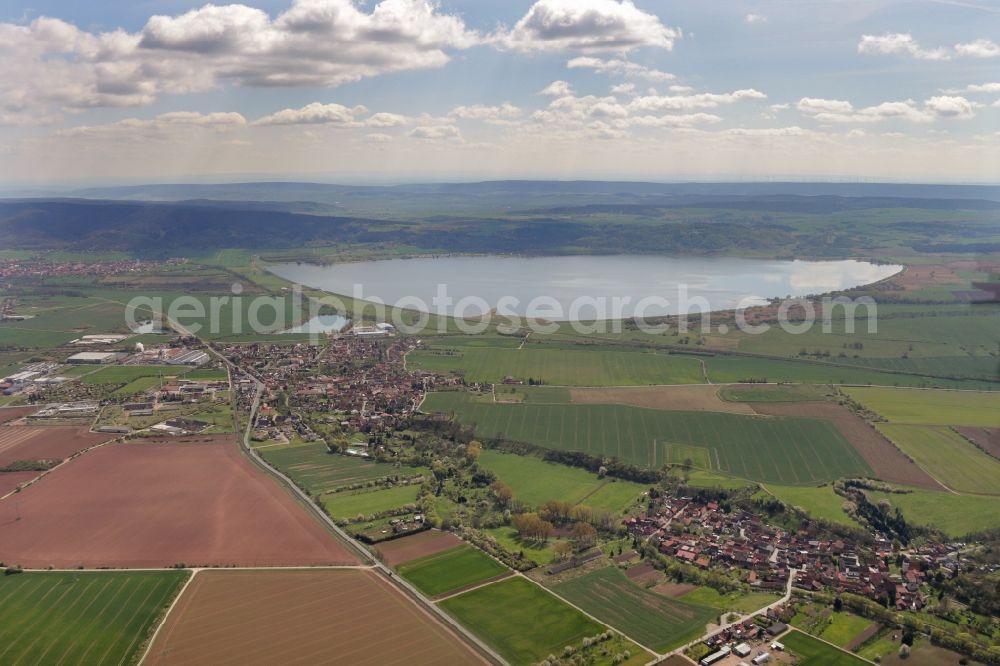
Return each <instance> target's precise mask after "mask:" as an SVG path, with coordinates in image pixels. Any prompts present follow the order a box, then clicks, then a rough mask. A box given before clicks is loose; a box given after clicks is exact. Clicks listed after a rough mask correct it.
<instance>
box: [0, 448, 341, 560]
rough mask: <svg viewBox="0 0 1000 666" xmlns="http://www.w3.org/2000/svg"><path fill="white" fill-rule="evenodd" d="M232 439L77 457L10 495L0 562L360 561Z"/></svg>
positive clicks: (0, 521)
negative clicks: (252, 462) (248, 458)
mask: <svg viewBox="0 0 1000 666" xmlns="http://www.w3.org/2000/svg"><path fill="white" fill-rule="evenodd" d="M222 439H223V440H224V442H217V443H202V444H174V443H171V444H149V443H134V444H109V445H107V446H103V447H101V448H98V449H95V450H93V451H90V452H88V453H86V454H84V455H82V456H80V457H79V458H77V459H75V460H72V461H70V462H69V463H67V464H66V465H64V466H62V467H60V468H58V469H56V470H54V471H53V472H51V473H50V474H48V475H47V476H45V477H44V478H43V479H41V480H40V481H38V482H37V483H35V484H33V485H32V486H30V487H28V488H26V489H25V490H23V491H22V492H20V493H18V494H17V495H15V496H11V498H8V499H6V500H2V501H0V561H4V562H8V563H16V564H20V565H23V566H26V567H32V568H42V567H46V566H49V565H51V566H54V567H56V568H71V567H75V566H78V565H82V566H85V567H88V568H96V567H164V566H171V565H173V564H177V563H185V564H187V565H188V566H204V565H223V566H224V565H243V566H291V565H318V564H356V563H357V560H356V559H355V558H354V556H353V555H351V554H350V553H349V552H348V551H347V550H346V547H345V546H343V545H341V544H340V542H339V541H337V540H336V539H335V538H334V537H333V535H332V534H330V533H329V532H328V531H327V530H326V528H324V527H323V526H322V525H321V524H320V523H319V522H317V521H316V520H315V519H313V518H312V516H310V515H309V514H308V513H307V512H306V510H305V508H304V507H302V506H301V505H300V504H298V503H296V501H295V500H294V499H292V497H291V495H290V494H288V493H287V492H286V491H285V490H284V489H283V488H281V487H280V486H279V485H278V484H277V483H275V482H274V481H273V480H272V479H270V478H269V477H268V476H267V475H266V474H264V473H263V472H261V471H260V470H258V469H257V468H256V467H254V466H253V465H252V464H251V463H250V462H249V461H248V460H247V459H246V458H245V457H243V455H242V454H241V453H240V451H239V449H238V448H237V447H236V445H235V444H233V443H232V442H231V441H230V438H229V437H228V436H227V437H224V438H222ZM12 498H16V499H17V507H15V503H14V501H13V499H12ZM16 512H19V513H20V516H21V519H20V520H17V516H16Z"/></svg>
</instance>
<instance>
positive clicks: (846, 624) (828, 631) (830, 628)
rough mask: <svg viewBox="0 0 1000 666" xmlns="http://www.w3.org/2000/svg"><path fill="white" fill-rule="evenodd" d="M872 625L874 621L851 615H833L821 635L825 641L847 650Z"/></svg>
mask: <svg viewBox="0 0 1000 666" xmlns="http://www.w3.org/2000/svg"><path fill="white" fill-rule="evenodd" d="M871 625H872V621H871V620H869V619H867V618H864V617H859V616H857V615H852V614H851V613H843V612H841V613H831V614H830V623H829V624H828V625H827V626H826V628H825V629H824V630H823V633H821V634H820V635H819V637H820V638H822V639H823V640H825V641H828V642H830V643H833V644H834V645H837V646H840V647H842V648H845V649H846V648H847V647H848V646H849V645H850V644H851V643H853V642H854V639H855V638H856V637H857V636H859V635H860V634H861V633H862V632H864V631H865V630H866V629H868V627H870V626H871Z"/></svg>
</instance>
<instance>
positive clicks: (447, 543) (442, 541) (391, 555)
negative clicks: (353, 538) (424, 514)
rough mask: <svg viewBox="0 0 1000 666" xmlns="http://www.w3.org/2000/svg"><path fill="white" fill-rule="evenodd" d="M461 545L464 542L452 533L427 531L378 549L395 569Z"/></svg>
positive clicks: (388, 543)
mask: <svg viewBox="0 0 1000 666" xmlns="http://www.w3.org/2000/svg"><path fill="white" fill-rule="evenodd" d="M460 545H462V540H461V539H459V538H458V537H457V536H455V535H454V534H452V533H451V532H441V531H440V530H427V531H426V532H420V533H418V534H414V535H413V536H407V537H403V538H401V539H393V540H392V541H385V542H383V543H380V544H379V545H378V546H376V548H377V549H378V551H379V552H380V553H382V558H383V561H384V562H385V563H386V564H388V565H389V566H392V567H394V566H396V565H397V564H403V563H404V562H409V561H410V560H415V559H417V558H418V557H425V556H427V555H433V554H434V553H440V552H442V551H445V550H448V549H449V548H454V547H455V546H460Z"/></svg>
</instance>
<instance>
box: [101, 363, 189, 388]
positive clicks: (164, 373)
mask: <svg viewBox="0 0 1000 666" xmlns="http://www.w3.org/2000/svg"><path fill="white" fill-rule="evenodd" d="M188 370H189V368H185V367H183V366H179V367H178V366H175V365H115V366H111V367H107V368H101V369H100V370H98V371H97V372H92V373H90V374H88V375H84V377H83V379H82V380H81V381H83V383H84V384H127V383H129V382H132V381H135V380H136V379H139V378H142V377H150V378H155V379H156V380H157V381H159V378H160V377H162V378H163V379H164V381H166V380H167V379H168V378H170V377H177V376H181V375H183V374H184V373H186V372H187V371H188Z"/></svg>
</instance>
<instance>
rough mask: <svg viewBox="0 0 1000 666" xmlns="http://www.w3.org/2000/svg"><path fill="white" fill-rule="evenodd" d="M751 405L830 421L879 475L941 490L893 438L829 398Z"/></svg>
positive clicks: (759, 410)
mask: <svg viewBox="0 0 1000 666" xmlns="http://www.w3.org/2000/svg"><path fill="white" fill-rule="evenodd" d="M752 406H753V408H754V411H756V412H757V413H758V414H767V415H770V416H804V417H808V418H814V419H824V420H826V421H830V422H831V423H832V424H833V425H834V426H835V427H836V428H837V430H839V431H840V433H841V434H842V435H843V436H844V437H846V438H847V441H849V442H850V443H851V444H852V445H854V448H855V449H857V451H858V453H860V454H861V457H862V458H864V459H865V462H867V463H868V465H869V466H870V467H871V468H872V470H873V471H874V472H875V475H876V476H877V477H878V478H880V479H882V480H883V481H889V482H890V483H899V484H902V485H907V486H914V487H916V488H928V489H931V490H943V488H942V487H941V485H940V484H938V482H937V481H935V480H934V479H933V478H931V477H930V476H929V475H928V474H927V472H925V471H924V470H922V469H920V468H919V467H918V466H917V465H916V463H913V462H911V461H910V459H909V458H907V457H906V456H905V455H903V453H902V452H901V451H900V450H899V449H897V448H896V447H895V446H893V444H892V442H890V441H889V440H888V439H886V438H885V437H883V436H882V434H881V433H879V431H877V430H876V429H875V428H874V427H872V426H871V425H870V424H869V423H868V422H866V421H865V420H864V419H863V418H861V417H860V416H858V415H857V414H855V413H854V412H852V411H851V410H849V409H847V408H846V407H842V406H841V405H838V404H835V403H832V402H755V403H752Z"/></svg>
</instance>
